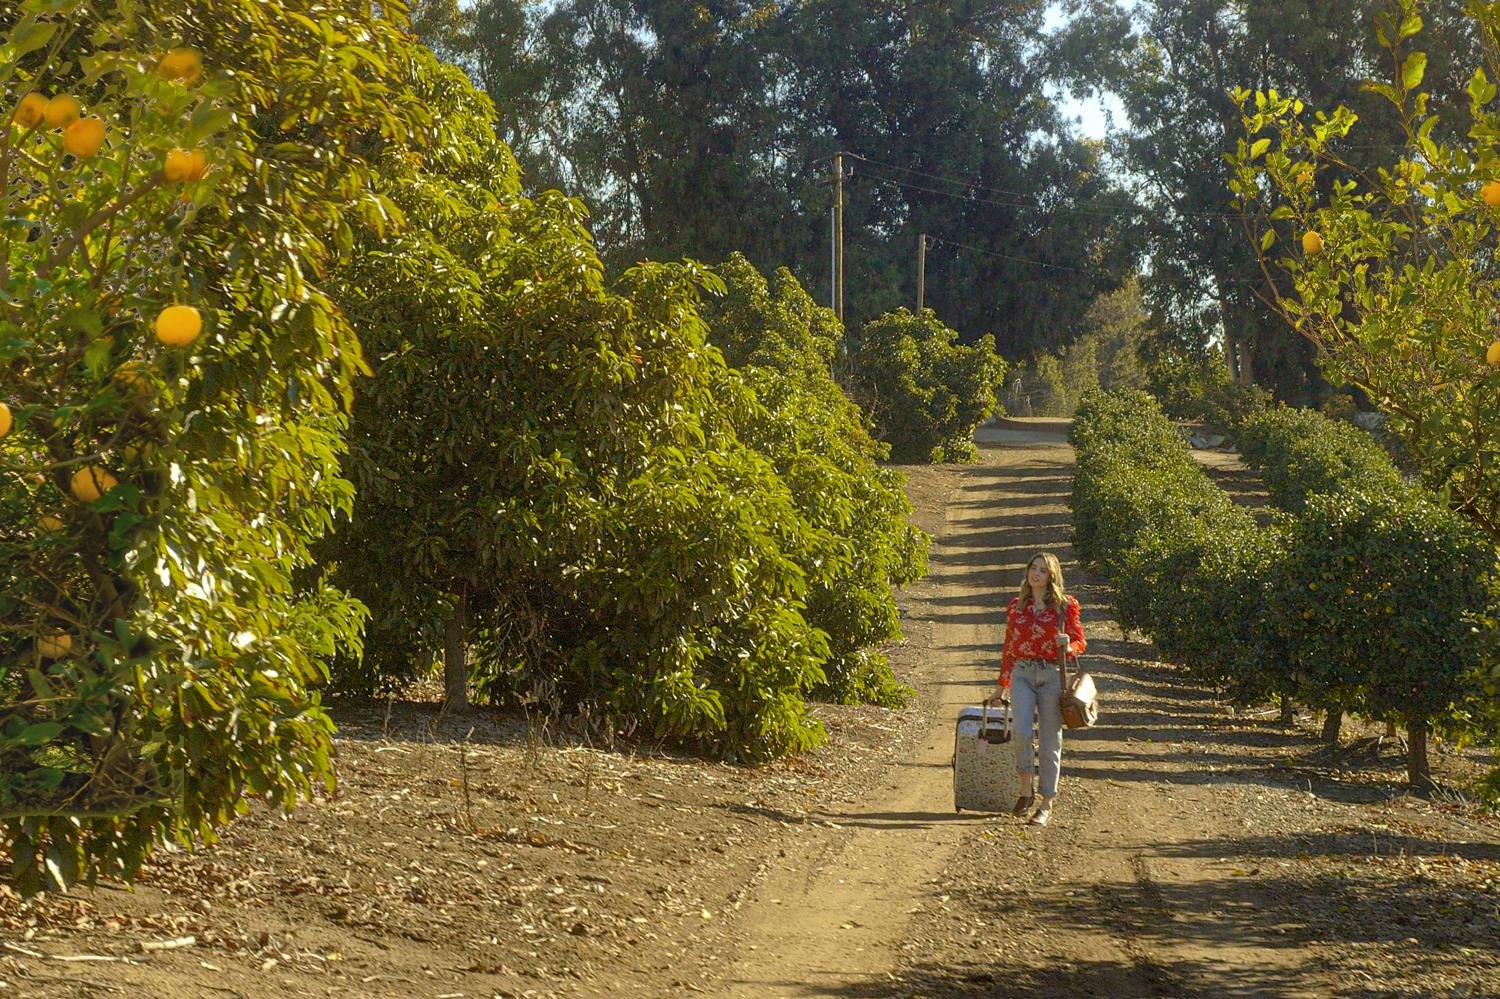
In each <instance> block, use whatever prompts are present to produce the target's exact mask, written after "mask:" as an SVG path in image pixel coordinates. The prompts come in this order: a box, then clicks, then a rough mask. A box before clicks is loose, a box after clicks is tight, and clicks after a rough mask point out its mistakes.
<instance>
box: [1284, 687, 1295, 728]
mask: <svg viewBox="0 0 1500 999" xmlns="http://www.w3.org/2000/svg"><path fill="white" fill-rule="evenodd" d="M1296 720H1297V706H1296V705H1295V704H1293V703H1292V699H1291V698H1290V697H1288V696H1286V695H1285V694H1282V695H1281V724H1282V725H1284V726H1286V727H1288V728H1290V727H1291V726H1292V724H1293V723H1294V722H1296Z"/></svg>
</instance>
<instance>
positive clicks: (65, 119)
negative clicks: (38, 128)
mask: <svg viewBox="0 0 1500 999" xmlns="http://www.w3.org/2000/svg"><path fill="white" fill-rule="evenodd" d="M82 114H83V108H81V107H80V106H79V105H78V98H76V97H74V96H72V95H71V94H58V95H57V96H56V97H54V98H52V99H51V100H50V101H48V102H47V104H46V106H45V107H43V108H42V118H43V120H45V121H46V122H47V124H48V125H51V126H52V127H53V128H66V127H68V126H69V125H71V124H73V123H74V122H75V121H77V120H78V119H79V117H80V116H81V115H82Z"/></svg>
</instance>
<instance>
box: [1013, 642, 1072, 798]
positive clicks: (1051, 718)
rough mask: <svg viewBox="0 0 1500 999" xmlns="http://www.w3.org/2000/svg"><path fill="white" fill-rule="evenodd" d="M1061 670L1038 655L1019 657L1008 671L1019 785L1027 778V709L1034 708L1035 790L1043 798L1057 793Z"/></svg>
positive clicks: (1029, 755)
mask: <svg viewBox="0 0 1500 999" xmlns="http://www.w3.org/2000/svg"><path fill="white" fill-rule="evenodd" d="M1061 696H1062V673H1061V672H1060V671H1059V670H1058V668H1057V663H1053V662H1047V661H1046V660H1042V659H1019V660H1017V661H1016V664H1015V666H1014V667H1013V668H1012V670H1011V674H1010V704H1011V709H1012V711H1014V712H1015V723H1014V724H1015V746H1016V772H1017V773H1019V774H1020V775H1021V780H1022V787H1024V786H1026V783H1027V782H1029V781H1030V779H1031V712H1032V709H1033V708H1035V709H1037V715H1038V721H1039V723H1040V724H1041V728H1042V731H1041V733H1040V734H1041V741H1042V781H1041V785H1040V786H1039V787H1038V788H1037V793H1038V794H1040V795H1041V796H1042V797H1043V798H1051V797H1054V796H1056V794H1057V779H1058V776H1059V775H1060V774H1061V772H1062V709H1061V708H1060V707H1059V706H1058V699H1059V698H1060V697H1061Z"/></svg>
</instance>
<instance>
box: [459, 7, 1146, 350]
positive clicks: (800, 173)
mask: <svg viewBox="0 0 1500 999" xmlns="http://www.w3.org/2000/svg"><path fill="white" fill-rule="evenodd" d="M474 10H475V17H476V32H475V46H474V51H473V54H472V57H471V60H470V62H471V64H472V65H473V66H474V67H475V69H476V71H477V73H476V75H477V76H478V78H479V79H480V80H481V81H482V83H483V86H484V87H485V88H486V89H487V90H488V91H489V93H490V95H491V97H492V98H493V99H494V100H495V103H496V105H497V106H498V107H499V108H500V111H501V119H502V125H503V128H504V133H503V134H504V137H505V138H506V139H507V141H508V142H509V143H510V144H511V146H512V148H514V149H515V150H516V153H517V156H518V157H519V158H520V160H521V162H522V164H523V166H524V167H525V171H526V174H527V176H528V178H530V179H531V181H532V183H533V184H536V185H538V186H540V187H546V186H560V187H562V188H563V189H564V190H568V191H571V192H575V193H578V194H580V195H582V196H584V197H586V198H587V199H588V200H589V203H590V205H591V207H592V208H593V210H594V216H593V217H594V219H595V232H596V235H597V236H598V239H599V243H600V245H601V247H603V249H604V254H605V259H606V262H607V263H608V265H609V268H610V270H611V271H613V270H614V269H615V268H617V267H618V266H620V265H622V264H625V263H628V262H631V261H635V260H638V259H641V258H642V257H648V258H652V259H678V258H681V257H692V258H695V259H700V260H722V259H724V258H725V257H727V256H728V254H730V253H731V252H735V251H743V252H744V253H745V255H746V256H747V258H748V259H749V260H750V261H751V263H752V264H753V265H755V266H756V267H757V268H759V269H760V270H761V271H762V272H763V273H768V274H769V273H770V272H771V271H772V270H773V269H774V268H776V267H778V266H781V265H783V264H786V265H789V267H790V269H791V270H792V272H793V273H795V274H796V275H797V276H798V278H799V279H800V280H801V282H802V283H803V284H804V286H805V287H807V288H808V289H810V290H812V289H816V294H817V297H818V298H819V300H821V301H825V302H826V301H828V294H827V289H828V287H829V278H830V275H829V270H830V267H829V254H828V237H829V233H828V230H829V210H830V208H831V207H832V204H833V185H832V184H831V183H830V180H831V170H832V161H831V157H830V154H832V153H834V152H836V151H838V150H846V151H849V152H851V153H858V154H862V155H863V156H867V157H869V158H870V159H872V160H879V161H883V162H888V163H891V164H892V166H882V165H880V164H877V163H873V162H869V161H861V160H855V159H852V158H846V159H845V161H844V164H845V172H846V178H845V185H844V193H845V221H846V225H845V245H846V258H847V260H848V262H849V265H848V272H847V274H848V276H847V279H846V284H847V288H846V302H847V303H848V305H847V308H848V312H847V315H846V319H847V321H848V322H849V327H850V329H858V328H859V327H860V326H862V325H863V324H864V323H865V322H866V321H868V320H871V319H873V318H874V317H876V316H879V315H881V314H883V313H886V312H889V311H891V310H893V309H895V308H897V307H898V306H900V305H902V304H905V303H910V302H912V301H913V300H914V299H915V298H916V275H915V273H914V271H915V268H914V267H913V266H912V264H913V261H912V255H913V251H914V250H915V248H916V246H917V237H918V235H919V234H927V235H929V236H932V237H937V241H936V242H935V243H934V244H933V245H932V246H931V248H930V250H929V253H928V257H927V286H926V294H927V298H926V304H927V305H929V306H931V307H933V308H934V309H935V311H936V312H937V313H938V315H940V316H943V317H944V320H945V321H946V322H948V323H949V324H950V325H952V326H953V327H955V328H956V329H958V330H960V331H961V333H962V336H963V338H964V340H965V341H968V340H971V339H972V338H974V337H975V336H977V335H979V334H980V333H982V332H985V331H994V333H995V335H996V337H997V340H998V341H999V342H1000V343H1001V344H1002V346H1003V347H1004V353H1005V354H1007V355H1008V356H1012V355H1013V356H1025V355H1029V354H1032V353H1035V352H1037V351H1039V350H1041V349H1045V348H1050V347H1052V346H1055V345H1056V344H1058V343H1060V342H1063V341H1066V340H1068V339H1071V338H1072V337H1073V335H1074V331H1075V330H1076V329H1077V327H1078V325H1079V321H1080V320H1081V319H1082V318H1083V316H1084V313H1085V312H1086V310H1087V309H1088V307H1089V303H1090V302H1091V301H1093V300H1094V298H1095V297H1097V296H1098V295H1099V294H1101V293H1104V292H1107V291H1109V290H1111V289H1113V288H1115V287H1117V286H1119V285H1120V284H1121V282H1122V281H1124V280H1125V279H1126V278H1127V277H1128V276H1129V275H1130V274H1131V273H1133V271H1134V263H1135V256H1134V251H1133V249H1132V245H1133V235H1132V229H1131V226H1130V224H1129V219H1128V218H1122V217H1121V214H1117V212H1120V213H1124V214H1125V215H1128V214H1129V212H1130V210H1131V208H1132V205H1131V202H1130V199H1129V197H1128V195H1127V194H1126V193H1125V192H1124V191H1123V190H1122V189H1121V186H1120V185H1119V183H1118V181H1117V180H1116V179H1115V175H1114V173H1113V171H1111V170H1110V169H1108V167H1107V164H1106V156H1105V150H1104V149H1103V148H1102V147H1101V146H1100V145H1099V144H1097V143H1091V142H1088V141H1084V140H1081V139H1079V138H1078V137H1076V136H1074V135H1071V134H1069V130H1068V128H1067V123H1066V121H1065V120H1064V119H1063V117H1062V116H1061V115H1060V113H1059V109H1058V105H1057V103H1056V102H1055V101H1053V100H1051V99H1050V95H1049V91H1048V87H1047V73H1046V72H1045V71H1042V70H1039V69H1038V67H1039V66H1043V65H1046V64H1047V61H1048V60H1047V54H1046V53H1047V51H1048V42H1047V39H1046V37H1045V36H1044V34H1043V32H1044V28H1045V23H1046V17H1045V12H1044V9H1043V8H1042V7H1041V6H1039V5H1038V4H1036V3H1033V2H1030V0H986V2H984V3H977V4H976V3H965V4H940V3H929V4H910V3H894V2H891V0H878V2H867V3H849V2H840V3H829V2H820V3H790V2H784V0H783V2H777V3H759V2H754V3H752V2H748V0H734V2H720V3H714V4H703V3H698V2H695V0H649V2H648V0H560V2H552V3H535V2H531V0H479V2H477V3H475V4H474ZM581 108H587V109H589V112H590V113H587V114H583V113H579V109H581Z"/></svg>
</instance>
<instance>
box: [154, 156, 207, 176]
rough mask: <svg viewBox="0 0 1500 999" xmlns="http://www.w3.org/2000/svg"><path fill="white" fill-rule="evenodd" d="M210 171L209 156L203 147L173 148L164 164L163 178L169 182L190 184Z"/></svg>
mask: <svg viewBox="0 0 1500 999" xmlns="http://www.w3.org/2000/svg"><path fill="white" fill-rule="evenodd" d="M207 172H208V157H207V156H205V155H204V154H203V150H201V149H173V150H170V151H168V153H167V158H166V161H165V162H164V163H163V164H162V168H161V175H162V179H164V180H166V181H167V183H169V184H190V183H192V182H193V181H197V180H202V179H203V175H204V174H205V173H207Z"/></svg>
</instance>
